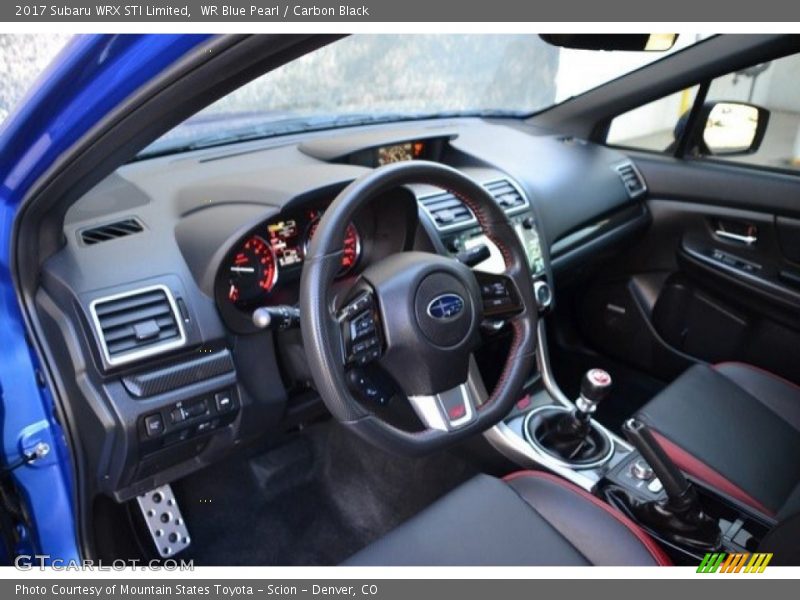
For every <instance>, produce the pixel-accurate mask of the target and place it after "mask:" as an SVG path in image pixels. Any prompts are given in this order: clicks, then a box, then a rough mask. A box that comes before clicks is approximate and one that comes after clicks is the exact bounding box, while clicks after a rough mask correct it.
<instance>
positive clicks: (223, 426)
mask: <svg viewBox="0 0 800 600" xmlns="http://www.w3.org/2000/svg"><path fill="white" fill-rule="evenodd" d="M420 159H424V160H434V161H437V162H441V163H443V164H447V165H449V166H451V167H454V168H456V169H459V170H461V171H462V172H464V173H465V174H467V175H469V176H470V177H472V178H473V179H475V180H476V181H479V182H480V183H482V184H483V185H484V187H486V189H487V190H488V191H489V192H490V194H491V195H492V196H493V197H494V198H495V200H496V202H497V203H498V204H499V205H500V206H501V208H502V209H503V210H504V211H505V213H506V215H507V216H508V218H509V220H510V221H511V222H512V224H513V226H514V228H515V230H516V231H517V234H518V236H519V237H520V240H521V241H522V243H523V245H524V247H525V249H526V252H527V255H528V260H529V265H530V269H531V277H532V279H534V280H536V279H549V280H551V282H552V280H553V278H554V277H555V276H556V275H557V273H558V272H560V271H561V270H563V269H565V268H570V265H574V264H577V263H580V261H581V260H583V259H585V257H586V256H587V255H589V254H591V253H592V252H594V251H595V249H596V248H597V244H600V243H602V240H603V239H604V238H603V236H607V235H609V234H610V233H613V231H610V229H609V228H611V227H612V226H613V227H616V226H619V227H620V228H623V227H624V228H626V230H631V223H636V224H642V223H644V220H643V219H646V214H645V212H644V211H645V209H644V208H643V203H642V202H641V200H642V198H643V193H642V194H637V195H632V194H631V193H630V191H629V190H627V189H626V187H625V183H624V181H623V178H622V177H621V174H620V170H619V169H620V168H621V166H625V165H628V164H630V160H629V159H628V158H627V157H625V156H624V155H622V154H620V153H618V152H617V151H615V150H612V149H609V148H605V147H601V146H595V145H593V144H589V143H586V142H583V141H580V140H573V139H571V138H564V137H560V136H556V135H553V134H550V133H547V132H542V131H538V130H534V129H531V128H529V127H527V126H526V125H525V124H524V123H521V122H518V121H516V120H507V121H499V122H495V121H487V120H482V119H448V120H432V121H429V122H424V121H423V122H416V123H410V124H409V123H400V124H382V125H374V126H367V127H357V128H347V129H342V130H336V131H329V132H316V133H309V134H301V135H294V136H284V137H281V138H277V139H273V140H264V141H257V142H247V143H242V144H237V145H232V146H228V147H223V148H216V149H207V150H201V151H195V152H190V153H186V154H182V155H176V156H167V157H162V158H156V159H151V160H147V161H141V162H135V163H131V164H128V165H125V166H123V167H121V168H119V169H118V170H117V171H116V172H115V173H113V174H112V175H111V176H109V177H108V178H106V179H105V180H104V181H102V182H101V183H100V184H98V185H97V186H96V187H95V188H94V189H93V190H91V191H90V192H89V193H88V194H86V195H85V196H83V197H82V198H81V199H80V200H78V201H77V202H76V203H75V204H74V205H73V206H72V207H71V208H70V210H69V211H68V213H67V215H66V217H65V222H64V231H63V234H64V240H65V244H64V246H63V248H62V249H61V250H60V251H59V252H57V253H56V254H54V255H52V256H51V257H49V259H48V260H47V262H46V263H45V265H44V269H43V271H42V277H41V287H40V290H39V292H38V294H37V297H36V308H37V311H38V312H39V313H40V315H41V319H42V326H43V328H44V330H45V331H46V334H47V337H48V341H49V342H50V345H51V347H52V348H53V353H54V357H53V358H54V363H55V364H56V365H57V366H58V369H59V371H60V372H61V373H63V374H65V376H64V377H63V380H64V381H65V382H67V384H66V385H67V386H69V389H67V390H66V394H65V396H67V397H69V398H70V399H71V400H70V401H71V403H73V404H74V406H72V407H71V410H72V411H73V414H74V416H75V418H76V419H77V420H78V422H80V423H81V428H82V431H84V432H85V437H84V438H83V439H82V440H81V442H82V446H83V447H84V448H85V455H86V457H87V460H88V461H89V467H90V470H91V472H92V473H94V474H95V479H94V480H93V483H92V485H93V489H94V491H95V492H96V493H99V494H105V495H109V496H111V497H113V498H115V499H116V500H118V501H124V500H127V499H129V498H132V497H134V496H135V495H137V494H140V493H143V492H144V491H147V490H150V489H153V488H155V487H158V486H159V485H161V484H163V483H166V482H169V481H171V480H174V479H175V478H177V477H180V476H183V475H185V474H187V473H189V472H191V471H193V470H195V469H197V468H200V467H201V466H202V465H203V464H208V463H210V462H214V461H217V460H220V459H222V458H223V457H225V456H226V455H227V454H228V453H229V452H230V451H231V450H232V449H233V448H235V447H237V446H238V445H239V444H241V443H243V442H245V441H249V440H257V439H260V438H262V437H264V436H270V435H274V434H276V432H279V431H281V430H282V429H284V428H286V427H288V426H291V424H293V423H298V422H302V420H303V419H304V418H308V416H309V415H315V414H316V415H319V414H322V413H324V407H323V406H322V405H321V403H320V400H319V397H318V396H317V395H316V392H315V391H314V389H313V385H312V383H311V375H310V373H308V371H307V365H306V364H305V363H306V361H305V359H304V350H303V345H302V338H301V336H300V331H299V329H297V328H289V329H286V330H270V329H262V328H260V327H258V326H256V325H255V324H254V321H253V312H254V311H255V310H256V309H258V308H261V307H293V306H296V305H297V302H298V295H299V283H300V275H301V273H302V270H303V264H304V261H305V258H306V255H307V252H308V247H309V243H310V242H311V240H312V239H313V237H314V234H315V231H316V228H317V226H318V223H319V219H320V218H321V216H322V215H323V214H324V212H325V210H326V209H327V207H328V206H329V205H330V203H331V202H332V201H333V199H334V198H335V197H336V196H337V194H338V193H339V192H340V191H341V190H342V189H344V187H346V186H347V185H348V184H349V183H350V182H352V181H353V180H354V179H355V178H357V177H358V176H359V175H361V174H363V173H365V172H368V170H369V169H372V168H375V167H377V166H380V165H382V164H387V163H391V162H396V161H406V160H420ZM97 240H100V241H97ZM483 246H486V249H487V250H488V255H486V254H484V255H482V256H484V258H483V260H482V261H481V262H479V263H478V264H477V265H475V267H474V268H476V269H477V270H484V271H494V272H497V271H500V270H502V268H503V261H502V257H501V255H500V253H499V251H498V250H497V248H496V247H494V245H493V244H492V243H491V241H489V240H488V239H486V237H485V236H483V234H482V233H481V231H480V228H479V227H478V226H477V221H476V220H475V216H474V214H472V213H471V211H470V210H469V209H468V208H467V207H466V206H465V205H464V204H463V203H462V202H460V201H459V200H458V199H457V198H455V197H453V196H452V194H448V193H447V192H445V191H443V190H440V189H436V188H433V187H430V186H426V185H414V186H406V187H402V188H397V189H394V190H390V191H387V192H385V193H383V194H381V195H380V196H377V197H375V198H374V199H373V200H372V201H371V202H370V203H369V205H368V206H365V207H364V208H363V209H361V210H360V211H359V212H358V213H357V214H355V215H353V218H352V222H351V223H350V225H349V226H348V228H347V231H346V233H345V235H344V237H343V239H342V253H341V268H340V271H339V274H338V277H337V279H336V281H334V283H333V286H334V288H335V289H334V290H333V291H334V294H333V295H334V296H335V295H336V293H338V290H339V289H341V290H342V293H344V291H345V290H348V289H349V288H350V287H351V286H352V284H353V282H354V281H356V280H357V279H358V277H359V275H360V274H361V273H362V272H363V270H364V269H366V268H367V267H368V266H369V265H370V264H373V263H374V262H376V261H378V260H381V259H382V258H384V257H386V256H389V255H391V254H394V253H398V252H403V251H407V250H419V251H426V252H436V253H439V254H445V255H449V256H452V257H454V258H455V257H463V256H464V255H465V253H469V252H473V251H476V249H480V250H482V251H483ZM587 253H588V254H587ZM301 326H302V324H301ZM363 375H364V379H365V380H366V379H369V380H370V382H371V383H369V385H370V386H373V387H374V388H375V389H379V388H380V389H384V390H385V389H387V387H386V386H388V388H391V382H389V383H387V384H386V386H384V385H383V384H384V383H386V382H382V381H381V375H380V374H379V373H376V372H368V371H365V372H364V374H363ZM373 384H374V385H373ZM370 389H371V388H370ZM367 391H369V390H367ZM369 398H370V396H369V394H368V393H365V395H364V398H363V400H364V402H365V403H366V405H367V406H368V408H369V410H375V411H379V412H380V411H391V410H394V409H393V407H394V406H397V405H398V404H399V403H396V402H395V403H392V402H390V399H391V393H383V392H381V393H380V394H378V395H377V396H374V398H377V399H373V400H370V399H369Z"/></svg>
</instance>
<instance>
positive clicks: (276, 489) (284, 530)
mask: <svg viewBox="0 0 800 600" xmlns="http://www.w3.org/2000/svg"><path fill="white" fill-rule="evenodd" d="M474 474H475V473H474V471H473V470H472V469H471V468H470V467H469V466H468V465H467V464H466V463H465V462H463V461H461V460H460V459H457V458H456V457H454V456H452V455H450V454H447V453H439V454H435V455H433V456H429V457H425V458H421V459H410V458H403V457H397V456H394V455H388V454H386V453H384V452H381V451H379V450H377V449H375V448H373V447H372V446H370V445H368V444H366V443H365V442H362V441H361V440H360V439H359V438H357V437H356V436H355V435H353V434H352V433H350V432H348V431H346V430H345V429H344V428H343V427H341V426H340V425H338V424H335V423H332V422H329V423H324V424H320V425H314V426H313V427H310V428H308V429H306V430H304V431H303V432H302V433H299V434H297V435H295V436H292V437H291V438H290V439H289V441H288V442H287V443H286V444H284V445H282V446H281V447H279V448H276V449H273V450H270V451H269V452H267V453H263V454H259V455H253V456H249V457H247V456H245V457H241V456H239V457H235V458H232V459H229V460H227V461H225V462H223V463H220V464H218V465H214V466H211V467H208V468H206V469H204V470H203V471H201V472H199V473H197V474H195V475H192V476H190V477H187V478H185V479H183V480H181V481H180V482H178V483H177V484H174V488H175V492H176V495H177V496H178V499H179V502H180V504H181V510H182V511H183V514H184V517H185V519H186V522H187V524H188V527H189V532H190V535H191V536H192V546H191V547H190V548H189V549H188V550H187V551H186V552H185V553H184V555H182V558H186V559H190V558H191V559H194V561H195V564H197V565H336V564H339V563H341V562H342V561H343V560H344V559H346V558H347V557H349V556H350V555H352V554H353V553H355V552H356V551H358V550H360V549H361V548H363V547H364V546H366V545H367V544H369V543H370V542H372V541H373V540H375V539H377V538H378V537H381V536H382V535H384V534H385V533H387V532H388V531H390V530H391V529H393V528H394V527H396V526H397V525H398V524H400V523H401V522H403V521H405V520H406V519H408V518H409V517H411V516H412V515H414V514H415V513H417V512H419V511H420V510H422V509H423V508H424V507H425V506H427V505H428V504H430V503H431V502H433V501H434V500H435V499H436V498H438V497H440V496H442V495H443V494H445V493H446V492H447V491H449V490H451V489H452V488H454V487H456V486H457V485H458V484H460V483H462V482H463V481H465V480H466V479H468V478H469V477H471V476H472V475H474Z"/></svg>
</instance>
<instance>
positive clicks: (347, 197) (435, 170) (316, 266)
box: [300, 161, 537, 455]
mask: <svg viewBox="0 0 800 600" xmlns="http://www.w3.org/2000/svg"><path fill="white" fill-rule="evenodd" d="M409 184H429V185H433V186H436V187H439V188H442V189H445V190H447V191H449V192H451V193H452V194H454V195H456V196H457V197H458V198H460V199H461V201H462V202H463V203H464V204H465V205H467V206H468V207H469V208H470V210H472V212H473V213H474V214H475V217H476V219H477V221H478V224H479V226H480V228H481V230H482V231H483V233H484V234H485V235H486V236H487V237H488V238H489V239H491V240H492V241H493V242H494V243H495V244H496V245H497V247H498V248H499V249H500V252H501V254H502V256H503V260H504V262H505V270H504V271H503V273H502V274H498V275H493V274H489V273H483V272H480V271H473V270H472V269H470V268H468V267H467V266H465V265H463V264H462V263H460V262H458V261H457V260H455V259H453V258H449V257H445V256H441V255H438V254H431V253H426V252H416V251H411V252H401V253H397V254H393V255H391V256H388V257H386V258H384V259H382V260H380V261H377V262H376V263H374V264H371V265H370V266H368V267H367V268H366V269H365V270H364V272H363V273H362V275H361V276H360V277H359V279H358V280H357V282H356V283H355V284H354V286H353V287H352V288H351V290H349V292H348V295H347V297H346V300H344V301H340V300H337V299H336V298H334V297H333V293H332V292H331V290H332V283H333V281H334V278H335V277H336V275H337V273H338V272H339V269H340V267H341V256H342V239H344V236H345V229H346V227H347V225H348V224H349V223H350V222H351V220H352V219H353V216H354V214H355V213H356V211H357V210H358V209H359V208H361V207H362V206H364V205H365V204H366V203H367V202H369V201H370V200H371V199H372V198H375V197H376V196H378V195H380V194H381V193H383V192H386V191H388V190H391V189H394V188H396V187H398V186H403V185H409ZM337 304H339V305H337ZM300 318H301V323H302V326H301V329H302V336H303V345H304V347H305V352H306V356H307V359H308V363H309V367H310V371H311V373H312V376H313V379H314V384H315V386H316V388H317V391H318V392H319V394H320V396H321V397H322V400H323V401H324V402H325V404H326V406H327V407H328V409H329V410H330V412H331V414H332V415H333V416H334V418H336V419H337V420H338V421H340V422H341V423H343V424H345V425H346V426H347V427H349V428H351V429H352V430H353V431H354V432H355V433H357V434H358V435H360V436H362V437H363V438H364V439H366V440H367V441H369V442H371V443H372V444H374V445H376V446H378V447H380V448H383V449H386V450H389V451H392V452H395V453H401V454H408V455H420V454H425V453H428V452H431V451H433V450H437V449H440V448H443V447H445V446H447V445H450V444H452V443H455V442H457V441H459V440H461V439H464V438H466V437H468V436H471V435H473V434H475V433H478V432H481V431H483V430H485V429H488V428H489V427H491V426H492V425H494V424H496V423H497V422H499V421H500V420H501V419H503V418H504V417H505V416H506V415H507V414H508V413H509V411H510V410H511V409H512V407H513V406H514V404H515V402H516V401H517V400H518V398H519V394H520V392H521V390H522V387H523V384H524V382H525V379H526V377H527V376H528V374H529V373H530V371H531V368H532V366H533V364H534V359H535V357H534V352H535V347H536V319H537V308H536V302H535V299H534V295H533V284H532V279H531V274H530V267H529V265H528V260H527V257H526V254H525V251H524V250H523V247H522V244H521V242H520V240H519V238H518V237H517V234H516V233H515V231H514V229H513V227H512V226H511V224H510V223H509V221H508V218H507V217H506V215H505V213H504V212H503V211H502V210H501V208H500V207H499V206H498V205H497V203H496V202H495V200H494V198H493V197H492V196H491V195H490V194H489V192H488V191H486V190H485V189H484V188H483V186H481V185H480V184H478V183H477V182H476V181H474V180H473V179H471V178H469V177H467V176H466V175H464V174H462V173H460V172H459V171H456V170H455V169H452V168H449V167H446V166H443V165H440V164H437V163H432V162H425V161H414V162H403V163H394V164H390V165H386V166H383V167H379V168H377V169H375V170H373V171H371V172H369V173H367V174H365V175H363V176H361V177H359V178H358V179H356V180H355V181H353V182H352V183H351V184H350V185H348V186H347V187H346V188H345V189H344V190H342V192H341V193H340V194H339V195H338V196H337V197H336V199H335V200H334V201H333V203H332V204H331V205H330V207H329V208H328V210H326V211H325V214H324V215H323V217H322V219H321V221H320V223H319V226H318V227H317V231H316V233H315V235H314V238H313V240H312V242H311V245H310V247H309V249H308V254H307V256H306V259H305V264H304V268H303V273H302V277H301V281H300ZM483 319H491V320H492V321H493V322H494V323H499V322H505V323H507V324H508V325H510V328H511V332H512V336H513V339H512V341H511V345H510V351H509V353H508V356H506V357H505V359H504V360H505V362H504V367H503V369H502V371H501V375H500V378H499V380H498V382H497V384H496V386H495V388H494V389H493V390H492V391H491V393H488V392H487V391H486V389H485V386H484V384H483V380H482V378H481V375H480V373H479V372H478V369H477V366H476V364H475V361H474V358H473V357H472V353H473V351H474V350H475V349H476V348H477V347H478V345H479V344H480V341H481V334H480V325H481V322H482V320H483ZM373 361H374V362H377V363H378V364H379V365H380V367H382V368H383V369H384V370H385V371H386V372H388V373H389V374H390V375H391V376H392V378H393V379H394V380H395V382H396V383H397V384H398V385H399V387H400V388H401V390H402V392H403V393H404V394H405V396H406V397H407V398H408V401H409V402H410V404H411V406H412V407H413V409H414V411H415V412H416V414H417V416H418V417H419V419H420V421H421V422H422V425H423V429H422V430H421V431H408V430H405V429H401V428H400V427H398V426H395V425H393V424H391V423H389V422H387V421H386V420H385V419H383V418H381V417H379V416H377V415H376V414H375V413H373V412H371V411H369V410H367V409H365V408H364V407H363V406H362V405H361V404H359V402H358V401H357V400H356V399H355V398H354V396H353V395H352V393H351V392H350V389H349V387H348V384H347V372H348V370H349V369H351V368H352V367H355V366H359V365H364V364H366V363H369V362H373Z"/></svg>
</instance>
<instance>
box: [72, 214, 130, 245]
mask: <svg viewBox="0 0 800 600" xmlns="http://www.w3.org/2000/svg"><path fill="white" fill-rule="evenodd" d="M141 231H144V227H143V226H142V224H141V223H140V222H139V221H138V220H137V219H123V220H122V221H116V222H114V223H109V224H107V225H101V226H99V227H92V228H90V229H84V230H83V231H81V240H82V241H83V243H84V244H86V245H87V246H93V245H94V244H99V243H100V242H107V241H109V240H114V239H117V238H121V237H125V236H128V235H133V234H134V233H140V232H141Z"/></svg>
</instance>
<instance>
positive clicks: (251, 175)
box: [0, 35, 800, 565]
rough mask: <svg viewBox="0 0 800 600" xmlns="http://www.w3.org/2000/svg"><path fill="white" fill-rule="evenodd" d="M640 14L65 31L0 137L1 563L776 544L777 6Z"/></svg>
mask: <svg viewBox="0 0 800 600" xmlns="http://www.w3.org/2000/svg"><path fill="white" fill-rule="evenodd" d="M640 37H644V38H648V36H606V37H604V36H599V37H598V36H580V35H576V36H572V35H565V36H542V37H539V36H532V35H527V36H526V35H507V36H503V35H498V36H494V35H487V36H394V35H382V36H351V37H341V38H340V37H333V36H319V35H261V36H193V35H144V36H117V35H113V36H83V37H77V38H75V39H73V40H72V41H71V42H70V43H69V44H68V45H67V47H66V48H65V49H64V50H63V51H62V53H61V54H60V55H59V56H58V58H57V59H56V60H55V62H54V63H53V64H52V65H51V66H50V67H49V69H48V70H47V71H46V72H45V73H44V74H43V75H42V76H41V77H40V78H39V80H38V83H37V84H36V85H35V86H34V87H33V89H32V90H31V91H30V92H29V93H28V95H27V96H26V97H25V99H24V100H22V101H21V102H20V103H19V105H18V106H17V108H16V111H15V112H14V113H13V114H11V115H10V116H9V117H8V119H7V120H6V121H5V123H4V124H3V129H2V134H1V135H0V152H2V154H0V177H1V178H2V191H1V192H0V193H2V204H0V211H1V212H0V220H1V225H0V236H2V250H1V251H0V256H2V261H0V263H1V264H0V267H2V269H1V270H0V285H2V302H1V303H0V321H2V327H0V340H1V348H2V349H1V350H0V353H2V361H0V386H1V387H0V393H2V427H3V429H2V433H3V455H4V456H3V477H2V508H1V509H0V512H1V513H2V517H3V518H2V526H3V527H2V528H3V534H4V540H5V548H6V552H7V553H8V556H7V560H8V561H9V562H11V561H14V560H15V557H17V562H18V563H20V560H19V558H18V557H20V556H23V557H33V556H35V555H42V554H46V555H49V556H50V557H51V559H49V560H62V561H69V560H77V559H96V560H100V559H101V560H103V561H112V560H125V561H134V560H138V561H142V560H153V559H158V560H160V559H166V558H173V557H175V558H176V559H178V558H185V559H193V560H194V561H195V564H206V565H220V564H231V565H245V564H258V565H263V564H321V565H331V564H348V565H476V564H478V565H668V564H694V565H696V564H698V563H699V561H700V560H701V559H702V557H703V556H704V555H705V554H706V553H708V552H749V553H755V552H766V553H772V558H771V559H770V560H771V561H772V562H771V563H770V564H798V562H800V559H799V558H798V544H797V539H798V529H799V526H800V516H798V515H800V485H799V484H800V387H798V382H800V353H798V352H797V349H798V347H800V344H799V342H800V170H798V168H800V167H799V165H800V133H798V131H799V130H800V91H798V88H797V81H798V78H799V77H800V54H797V53H798V52H800V38H798V36H782V35H758V36H756V35H753V36H744V35H742V36H740V35H720V36H706V37H702V38H701V37H696V36H685V35H682V36H679V37H678V40H677V43H675V40H674V39H673V40H670V41H668V42H664V40H661V41H662V49H664V51H663V52H661V53H658V52H656V53H653V52H643V51H634V50H632V46H633V45H635V44H634V42H636V39H638V38H640ZM657 37H659V36H650V41H647V44H648V45H650V44H652V43H653V39H655V38H657ZM661 37H662V38H663V37H664V36H661ZM668 37H672V36H668ZM585 38H589V39H585ZM657 41H658V40H656V42H657ZM673 43H674V46H673V45H672V44H673ZM656 46H658V43H656ZM601 49H605V50H609V49H610V50H611V51H610V52H600V50H601ZM648 49H652V48H648ZM26 560H27V559H26ZM30 560H34V559H30Z"/></svg>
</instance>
